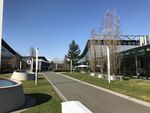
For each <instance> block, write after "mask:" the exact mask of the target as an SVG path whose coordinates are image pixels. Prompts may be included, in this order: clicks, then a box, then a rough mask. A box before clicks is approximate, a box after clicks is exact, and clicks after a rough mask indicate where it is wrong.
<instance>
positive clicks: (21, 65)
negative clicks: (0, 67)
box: [20, 61, 22, 71]
mask: <svg viewBox="0 0 150 113" xmlns="http://www.w3.org/2000/svg"><path fill="white" fill-rule="evenodd" d="M21 67H22V61H20V71H21Z"/></svg>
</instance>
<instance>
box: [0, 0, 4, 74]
mask: <svg viewBox="0 0 150 113" xmlns="http://www.w3.org/2000/svg"><path fill="white" fill-rule="evenodd" d="M3 4H4V1H3V0H0V71H1V53H2V37H3V35H2V26H3Z"/></svg>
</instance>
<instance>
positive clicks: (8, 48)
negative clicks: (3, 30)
mask: <svg viewBox="0 0 150 113" xmlns="http://www.w3.org/2000/svg"><path fill="white" fill-rule="evenodd" d="M2 46H3V47H5V48H6V49H7V50H9V51H10V52H11V53H12V54H14V55H17V56H20V57H22V56H21V55H20V54H19V53H17V52H16V51H15V50H14V49H12V48H11V47H10V46H9V45H8V44H7V43H6V42H5V41H4V39H2Z"/></svg>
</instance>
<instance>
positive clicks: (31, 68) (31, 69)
mask: <svg viewBox="0 0 150 113" xmlns="http://www.w3.org/2000/svg"><path fill="white" fill-rule="evenodd" d="M33 62H34V61H33V58H32V59H31V67H30V71H31V72H33Z"/></svg>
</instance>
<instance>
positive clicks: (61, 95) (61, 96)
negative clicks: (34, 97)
mask: <svg viewBox="0 0 150 113" xmlns="http://www.w3.org/2000/svg"><path fill="white" fill-rule="evenodd" d="M43 75H44V77H45V78H46V79H47V81H48V82H49V83H50V84H51V85H52V87H53V88H54V90H55V91H56V93H57V94H58V96H59V97H60V98H61V99H62V101H63V102H67V101H68V100H67V99H66V97H65V96H64V95H63V94H62V93H61V92H60V91H59V90H58V89H57V87H56V86H55V85H54V84H53V82H52V81H50V80H49V79H48V78H47V76H46V74H44V73H43Z"/></svg>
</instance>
